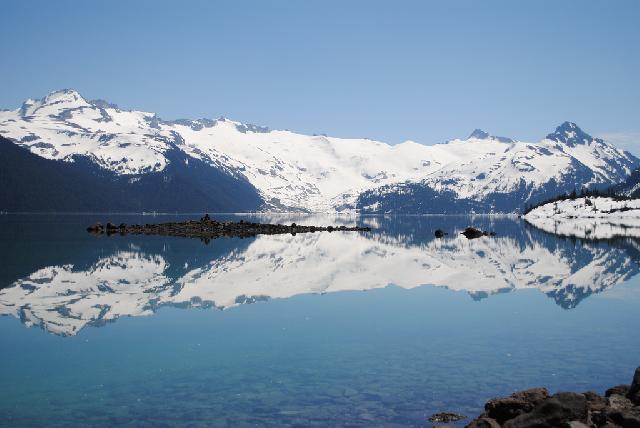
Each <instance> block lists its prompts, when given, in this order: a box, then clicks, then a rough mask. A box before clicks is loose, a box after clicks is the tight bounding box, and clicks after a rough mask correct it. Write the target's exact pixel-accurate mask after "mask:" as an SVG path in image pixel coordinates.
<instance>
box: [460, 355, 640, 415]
mask: <svg viewBox="0 0 640 428" xmlns="http://www.w3.org/2000/svg"><path fill="white" fill-rule="evenodd" d="M639 394H640V367H639V368H638V369H636V372H635V375H634V377H633V381H632V383H631V385H618V386H614V387H612V388H609V389H607V391H606V393H605V396H601V395H598V394H597V393H595V392H592V391H587V392H584V393H582V394H579V393H575V392H559V393H557V394H554V395H552V396H549V394H548V393H547V390H546V389H544V388H534V389H528V390H525V391H520V392H516V393H514V394H511V395H510V396H509V397H502V398H494V399H492V400H489V401H487V403H486V404H485V412H484V413H483V414H482V415H480V416H478V417H477V418H476V419H474V420H473V421H471V422H470V423H469V424H468V425H467V427H468V428H544V427H569V428H585V427H589V428H593V427H605V428H625V427H630V428H640V404H638V401H636V400H637V397H638V395H639Z"/></svg>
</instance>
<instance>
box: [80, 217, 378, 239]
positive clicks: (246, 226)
mask: <svg viewBox="0 0 640 428" xmlns="http://www.w3.org/2000/svg"><path fill="white" fill-rule="evenodd" d="M87 231H88V232H90V233H94V234H101V233H104V232H105V228H104V227H103V226H102V224H100V223H96V224H94V225H92V226H89V227H88V228H87ZM319 231H327V232H333V231H345V232H369V231H371V228H370V227H360V226H352V227H347V226H326V227H325V226H301V225H297V224H296V223H292V224H291V225H290V226H286V225H282V224H263V223H252V222H247V221H245V220H240V221H239V222H218V221H216V220H214V219H212V218H210V217H209V214H205V215H204V217H202V218H200V220H199V221H194V220H188V221H183V222H174V223H160V224H145V225H144V226H141V225H138V224H134V225H127V224H124V223H122V224H120V225H119V226H116V225H115V224H113V223H107V227H106V232H107V234H113V233H116V232H118V233H120V234H127V233H131V234H135V235H139V234H144V235H167V236H182V237H187V238H200V239H202V240H203V241H204V242H205V243H208V242H209V241H210V240H211V239H216V238H221V237H232V236H233V237H240V238H247V237H251V236H256V235H261V234H266V235H276V234H282V233H290V234H292V235H295V234H296V233H306V232H319Z"/></svg>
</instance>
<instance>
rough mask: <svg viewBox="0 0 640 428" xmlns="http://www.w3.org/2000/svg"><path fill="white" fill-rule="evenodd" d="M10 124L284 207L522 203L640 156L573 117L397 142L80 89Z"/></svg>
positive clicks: (77, 150) (120, 168)
mask: <svg viewBox="0 0 640 428" xmlns="http://www.w3.org/2000/svg"><path fill="white" fill-rule="evenodd" d="M0 136H3V137H5V138H8V139H10V140H12V141H13V142H15V143H16V144H18V145H19V146H21V147H24V148H26V149H28V150H29V151H30V152H31V153H33V154H35V155H38V156H40V157H42V158H46V159H51V160H56V161H64V162H66V163H74V162H78V161H79V160H80V159H84V160H88V161H89V162H90V163H92V164H94V165H96V166H98V167H100V168H101V170H104V171H108V172H110V173H112V174H113V175H114V176H115V177H124V178H126V180H125V181H128V182H130V183H132V182H135V181H136V180H138V179H139V178H140V177H143V176H145V175H148V174H159V175H162V174H163V173H164V172H165V171H167V169H168V168H169V166H170V165H171V164H172V163H173V165H174V170H175V166H176V162H179V163H180V164H183V167H188V166H189V162H190V161H194V162H195V161H198V162H201V163H203V164H206V165H208V166H210V167H211V168H213V169H215V170H216V171H217V172H219V173H220V174H225V175H226V176H228V177H230V178H231V179H235V180H244V181H246V182H248V183H250V184H251V185H252V186H253V187H254V188H255V189H256V191H257V193H258V194H259V195H260V198H261V200H262V203H261V204H260V205H261V206H260V207H259V208H261V209H279V210H305V211H327V210H329V211H333V210H343V209H353V208H356V207H358V208H360V209H362V210H365V211H393V210H394V206H392V205H391V204H389V203H387V199H388V198H387V196H389V195H394V197H395V196H397V197H399V199H404V200H403V201H402V202H401V203H399V199H398V198H395V202H394V203H395V204H396V205H395V206H398V205H400V206H403V207H404V206H411V207H413V208H412V209H410V211H411V210H413V211H415V210H416V207H418V206H420V203H421V202H424V201H423V200H422V199H420V200H417V201H415V200H414V201H412V200H413V199H416V198H415V197H416V195H417V194H416V193H415V192H407V191H406V189H407V188H411V189H415V188H421V189H429V191H431V192H436V193H439V194H440V196H443V195H444V196H445V197H446V199H447V201H449V202H451V203H453V202H455V201H469V204H470V205H473V206H477V207H478V209H479V210H486V211H488V210H489V209H490V208H491V207H493V208H494V209H496V210H499V211H513V210H514V209H516V208H520V207H521V206H522V205H523V204H524V203H525V202H526V201H528V200H531V199H534V198H536V197H538V196H539V195H540V194H545V195H547V194H548V193H550V192H555V191H556V190H559V189H565V188H566V187H567V186H569V185H570V186H572V188H573V187H575V186H576V185H578V186H594V185H610V184H613V183H617V182H619V181H621V180H622V179H624V178H625V177H626V176H627V175H628V174H629V173H630V172H631V171H632V170H633V169H634V168H636V167H638V166H640V162H639V161H638V159H636V158H635V157H633V156H632V155H630V154H629V153H627V152H624V151H622V150H618V149H616V148H614V147H612V146H610V145H608V144H607V143H605V142H603V141H602V140H599V139H594V138H591V137H589V136H588V135H587V134H585V133H583V132H582V131H581V130H580V129H579V128H577V126H576V125H575V124H572V123H565V124H563V125H561V126H560V127H558V129H557V130H556V132H555V133H553V134H550V135H549V136H548V137H547V138H546V139H545V140H543V141H541V142H540V143H537V144H531V143H525V142H518V141H513V140H511V139H509V138H504V137H494V136H490V135H489V134H488V133H486V132H484V131H481V130H476V131H474V132H473V134H472V135H471V136H470V137H469V138H468V139H466V140H452V141H449V142H447V143H444V144H436V145H432V146H426V145H422V144H418V143H415V142H411V141H407V142H405V143H402V144H398V145H395V146H393V145H388V144H385V143H382V142H378V141H372V140H368V139H343V138H333V137H326V136H317V135H314V136H309V135H303V134H298V133H294V132H290V131H282V130H269V129H267V128H263V127H258V126H255V125H249V124H243V123H239V122H234V121H231V120H228V119H224V118H221V119H215V120H212V119H197V120H186V119H185V120H174V121H165V120H161V119H160V118H159V117H157V116H156V115H155V114H153V113H148V112H140V111H129V110H124V109H120V108H118V107H117V106H115V105H113V104H109V103H108V102H106V101H102V100H94V101H88V100H85V99H84V98H83V97H82V96H81V95H80V94H79V93H78V92H76V91H74V90H63V91H56V92H53V93H51V94H49V95H48V96H46V97H45V98H42V99H40V100H33V99H29V100H27V101H25V102H24V104H23V105H22V106H21V107H20V108H18V109H16V110H4V111H0ZM176 153H179V154H180V155H179V156H176V155H175V154H176ZM172 154H173V156H171V155H172ZM407 186H409V187H407ZM412 186H413V187H412ZM403 195H404V196H403ZM550 196H553V195H550ZM0 203H1V201H0ZM460 206H464V204H460ZM422 208H425V207H424V205H422ZM427 208H428V207H427ZM426 211H427V212H429V211H433V210H432V209H427V210H426ZM436 211H437V210H436Z"/></svg>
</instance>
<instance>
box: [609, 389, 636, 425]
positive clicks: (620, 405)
mask: <svg viewBox="0 0 640 428" xmlns="http://www.w3.org/2000/svg"><path fill="white" fill-rule="evenodd" d="M606 418H607V421H609V422H613V423H614V424H617V425H620V426H622V427H629V428H640V407H639V406H635V405H634V403H633V402H632V401H631V400H629V399H628V398H627V397H624V396H622V395H618V394H613V395H612V396H610V397H609V408H607V411H606Z"/></svg>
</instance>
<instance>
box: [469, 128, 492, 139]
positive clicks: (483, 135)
mask: <svg viewBox="0 0 640 428" xmlns="http://www.w3.org/2000/svg"><path fill="white" fill-rule="evenodd" d="M469 138H477V139H478V140H484V139H485V138H489V133H488V132H485V131H483V130H482V129H478V128H476V129H474V130H473V132H472V133H471V134H470V135H469Z"/></svg>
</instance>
